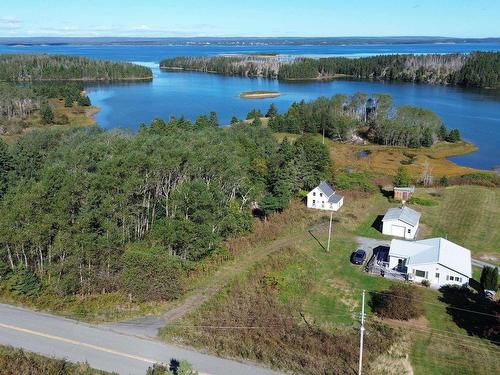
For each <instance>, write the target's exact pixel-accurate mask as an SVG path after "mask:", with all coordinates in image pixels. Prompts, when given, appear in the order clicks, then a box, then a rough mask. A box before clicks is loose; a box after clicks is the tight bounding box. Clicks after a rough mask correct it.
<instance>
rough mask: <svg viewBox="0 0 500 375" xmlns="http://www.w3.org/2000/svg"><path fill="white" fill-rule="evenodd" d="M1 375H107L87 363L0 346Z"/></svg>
mask: <svg viewBox="0 0 500 375" xmlns="http://www.w3.org/2000/svg"><path fill="white" fill-rule="evenodd" d="M0 374H30V375H31V374H32V375H59V374H60V375H63V374H64V375H106V374H110V373H109V372H105V371H99V370H95V369H93V368H91V367H89V366H88V365H87V364H85V363H77V364H74V363H70V362H68V361H65V360H61V359H54V358H49V357H44V356H41V355H38V354H34V353H30V352H25V351H23V350H19V349H14V348H11V347H8V346H2V345H0Z"/></svg>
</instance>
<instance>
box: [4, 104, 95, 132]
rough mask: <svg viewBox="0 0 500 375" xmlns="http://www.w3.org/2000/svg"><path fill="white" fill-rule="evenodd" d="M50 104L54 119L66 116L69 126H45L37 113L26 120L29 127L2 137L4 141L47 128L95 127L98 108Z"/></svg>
mask: <svg viewBox="0 0 500 375" xmlns="http://www.w3.org/2000/svg"><path fill="white" fill-rule="evenodd" d="M49 103H50V105H51V107H52V109H53V112H54V118H55V119H57V118H61V117H62V116H66V117H67V119H68V123H67V124H61V125H58V124H49V125H45V124H43V123H42V121H41V118H40V113H39V111H35V112H34V113H33V114H31V115H30V116H29V117H28V118H27V119H26V124H27V127H26V128H24V129H23V130H22V131H21V132H20V133H19V134H10V135H2V139H4V140H5V141H6V142H13V141H14V140H15V139H17V138H18V137H19V136H21V135H22V134H25V133H26V132H29V131H32V130H35V129H47V128H58V129H68V128H72V127H77V126H91V125H95V124H96V121H95V120H94V118H93V116H94V115H95V114H96V113H97V112H99V108H97V107H93V106H90V107H81V106H77V105H73V107H71V108H68V107H65V106H64V100H63V99H49Z"/></svg>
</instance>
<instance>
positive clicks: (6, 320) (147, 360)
mask: <svg viewBox="0 0 500 375" xmlns="http://www.w3.org/2000/svg"><path fill="white" fill-rule="evenodd" d="M0 344H3V345H11V346H14V347H18V348H23V349H25V350H28V351H32V352H35V353H40V354H43V355H48V356H54V357H57V358H66V359H68V360H69V361H72V362H84V361H87V362H88V363H89V365H90V366H92V367H94V368H97V369H101V370H106V371H114V372H118V373H119V374H141V375H144V374H145V373H146V369H147V368H148V367H149V366H151V365H152V364H153V363H156V362H164V363H168V362H170V360H171V359H173V358H175V359H177V360H183V359H185V360H187V361H189V362H190V363H191V364H192V365H193V367H194V368H195V369H196V370H198V371H199V372H200V373H203V374H211V375H215V374H221V375H233V374H241V375H260V374H262V375H276V374H278V373H277V372H274V371H271V370H268V369H265V368H262V367H259V366H257V365H254V364H248V363H246V364H245V363H240V362H236V361H231V360H225V359H221V358H218V357H215V356H211V355H207V354H201V353H198V352H196V351H193V350H190V349H185V348H180V347H177V346H175V345H168V344H165V343H161V342H159V341H155V340H150V339H145V338H140V337H136V336H133V335H127V334H123V333H118V332H114V331H112V330H110V329H107V328H104V327H98V326H94V325H90V324H85V323H81V322H77V321H74V320H70V319H65V318H61V317H56V316H52V315H48V314H43V313H37V312H33V311H30V310H26V309H21V308H17V307H13V306H9V305H4V304H0Z"/></svg>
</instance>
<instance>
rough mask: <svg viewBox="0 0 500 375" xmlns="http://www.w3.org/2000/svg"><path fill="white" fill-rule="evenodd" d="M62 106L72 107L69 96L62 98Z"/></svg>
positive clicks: (71, 100) (71, 99)
mask: <svg viewBox="0 0 500 375" xmlns="http://www.w3.org/2000/svg"><path fill="white" fill-rule="evenodd" d="M64 106H65V107H67V108H71V107H73V98H72V97H71V96H66V97H64Z"/></svg>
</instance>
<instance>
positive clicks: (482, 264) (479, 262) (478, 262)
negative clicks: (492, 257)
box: [472, 259, 498, 268]
mask: <svg viewBox="0 0 500 375" xmlns="http://www.w3.org/2000/svg"><path fill="white" fill-rule="evenodd" d="M472 265H473V266H477V267H481V268H483V267H493V268H498V266H495V265H494V264H491V263H486V262H483V261H482V260H477V259H472Z"/></svg>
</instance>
